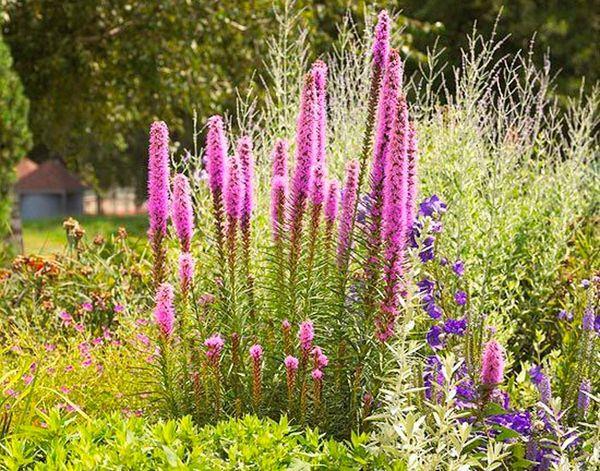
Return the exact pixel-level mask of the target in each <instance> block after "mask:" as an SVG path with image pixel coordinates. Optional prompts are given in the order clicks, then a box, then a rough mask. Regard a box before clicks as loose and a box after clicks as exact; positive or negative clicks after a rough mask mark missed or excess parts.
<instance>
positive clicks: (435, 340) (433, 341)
mask: <svg viewBox="0 0 600 471" xmlns="http://www.w3.org/2000/svg"><path fill="white" fill-rule="evenodd" d="M442 334H443V332H442V328H441V327H440V326H437V325H433V326H431V328H430V329H429V331H428V332H427V334H426V336H425V339H426V340H427V343H428V344H429V346H430V347H431V348H433V349H434V350H436V349H439V348H443V347H444V341H443V340H442V339H441V338H440V336H441V335H442Z"/></svg>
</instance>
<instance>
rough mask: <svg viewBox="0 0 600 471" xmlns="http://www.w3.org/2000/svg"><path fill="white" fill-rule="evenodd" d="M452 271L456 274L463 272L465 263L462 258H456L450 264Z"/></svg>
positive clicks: (459, 274)
mask: <svg viewBox="0 0 600 471" xmlns="http://www.w3.org/2000/svg"><path fill="white" fill-rule="evenodd" d="M452 271H453V272H454V273H456V275H457V276H463V275H464V274H465V264H464V262H463V261H462V260H457V261H456V262H454V263H453V264H452Z"/></svg>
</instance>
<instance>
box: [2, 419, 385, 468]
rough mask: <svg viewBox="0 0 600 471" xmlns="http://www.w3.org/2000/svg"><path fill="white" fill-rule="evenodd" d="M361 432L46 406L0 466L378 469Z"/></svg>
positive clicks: (12, 440) (7, 448) (6, 445)
mask: <svg viewBox="0 0 600 471" xmlns="http://www.w3.org/2000/svg"><path fill="white" fill-rule="evenodd" d="M368 440H369V438H368V436H367V435H360V436H353V437H352V439H351V440H350V442H347V443H340V442H336V441H334V440H325V439H324V438H323V437H322V436H321V435H320V434H319V433H318V431H315V430H306V431H298V430H296V429H294V428H293V427H292V426H290V424H289V423H288V422H287V420H286V419H285V418H283V419H281V420H280V421H279V422H275V421H272V420H260V419H258V418H256V417H254V416H246V417H244V418H243V419H239V420H234V419H232V420H228V421H223V422H220V423H218V424H217V425H215V426H206V427H204V428H202V429H198V428H197V427H195V426H194V425H193V423H192V421H191V419H190V418H189V417H184V418H182V419H180V420H171V421H168V422H159V423H156V424H148V423H146V422H145V421H144V420H143V419H140V418H135V417H134V418H123V417H122V416H119V415H112V416H109V417H107V418H105V419H92V420H84V419H82V418H81V417H75V416H73V415H71V416H65V415H61V414H60V413H58V412H57V411H52V412H50V413H49V414H48V415H44V416H43V417H42V418H41V422H40V423H39V425H38V426H31V427H25V428H21V429H20V430H17V431H15V432H14V433H13V434H12V435H10V436H8V437H6V438H5V440H4V441H3V442H1V447H2V448H1V454H0V468H1V469H7V470H17V469H36V470H37V469H39V470H46V469H47V470H57V469H69V470H91V469H127V470H156V469H199V470H204V469H206V470H215V469H261V470H277V469H295V470H301V469H306V470H308V469H335V470H338V469H380V468H383V459H382V458H379V457H376V456H375V455H374V454H373V453H372V452H371V451H370V450H369V449H368V446H367V443H368Z"/></svg>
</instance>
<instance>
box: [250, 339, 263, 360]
mask: <svg viewBox="0 0 600 471" xmlns="http://www.w3.org/2000/svg"><path fill="white" fill-rule="evenodd" d="M249 352H250V358H252V360H253V361H254V362H256V363H258V362H260V360H261V359H262V356H263V348H262V347H261V346H260V345H259V344H257V343H256V344H254V345H252V346H251V347H250V350H249Z"/></svg>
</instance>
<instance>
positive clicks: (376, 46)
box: [373, 10, 390, 71]
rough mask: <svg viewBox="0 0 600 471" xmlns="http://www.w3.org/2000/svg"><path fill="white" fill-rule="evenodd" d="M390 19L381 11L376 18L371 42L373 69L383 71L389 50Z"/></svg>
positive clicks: (385, 12) (386, 13)
mask: <svg viewBox="0 0 600 471" xmlns="http://www.w3.org/2000/svg"><path fill="white" fill-rule="evenodd" d="M389 44H390V17H389V15H388V12H387V11H385V10H381V11H380V12H379V16H378V17H377V26H376V27H375V39H374V41H373V69H376V70H380V71H381V70H384V69H385V68H386V65H387V61H388V54H389V49H390V45H389Z"/></svg>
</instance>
